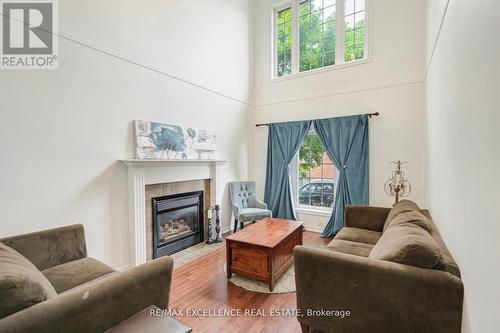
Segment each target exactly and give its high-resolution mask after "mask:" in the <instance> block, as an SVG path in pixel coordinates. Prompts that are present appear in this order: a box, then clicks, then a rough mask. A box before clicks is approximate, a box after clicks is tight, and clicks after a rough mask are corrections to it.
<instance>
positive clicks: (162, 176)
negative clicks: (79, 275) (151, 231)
mask: <svg viewBox="0 0 500 333" xmlns="http://www.w3.org/2000/svg"><path fill="white" fill-rule="evenodd" d="M120 161H121V162H122V163H123V164H125V165H126V166H127V168H128V198H129V233H130V237H129V238H130V265H131V266H135V265H139V264H142V263H145V262H146V253H147V252H146V251H147V249H146V207H145V204H146V185H151V184H162V183H172V182H181V181H190V180H199V179H210V188H211V191H210V205H212V206H214V205H215V204H216V203H220V202H221V200H222V192H223V185H222V181H221V175H222V167H223V165H224V164H225V163H226V162H228V161H227V160H220V159H216V160H153V159H149V160H146V159H123V160H120Z"/></svg>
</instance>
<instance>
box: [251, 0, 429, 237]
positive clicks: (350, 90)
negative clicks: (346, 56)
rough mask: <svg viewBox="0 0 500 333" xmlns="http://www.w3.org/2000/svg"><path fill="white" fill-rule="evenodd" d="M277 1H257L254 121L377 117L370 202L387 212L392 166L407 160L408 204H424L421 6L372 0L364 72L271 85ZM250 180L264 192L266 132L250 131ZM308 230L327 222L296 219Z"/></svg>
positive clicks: (343, 71)
mask: <svg viewBox="0 0 500 333" xmlns="http://www.w3.org/2000/svg"><path fill="white" fill-rule="evenodd" d="M279 2H280V1H279V0H275V1H268V0H257V1H256V2H255V5H254V25H255V35H254V39H255V50H254V54H255V82H254V84H255V104H256V108H255V114H254V117H255V118H254V121H255V122H256V123H261V122H278V121H287V120H302V119H315V118H327V117H335V116H341V115H351V114H360V113H371V112H377V111H378V112H380V113H381V116H380V117H378V118H372V121H371V126H370V131H371V134H370V140H371V142H370V203H371V204H372V205H381V206H389V205H391V204H392V203H393V198H391V197H389V196H387V195H386V194H385V193H384V190H383V185H384V182H385V180H386V179H387V177H388V176H389V175H390V171H391V165H390V163H389V162H390V161H393V160H397V159H400V160H403V161H408V165H407V166H406V168H407V171H408V176H409V180H410V182H411V184H412V185H413V193H412V196H411V198H412V199H414V200H416V201H417V202H418V203H419V204H421V205H422V206H425V205H426V198H425V189H424V186H425V165H426V162H425V158H426V151H425V148H426V145H425V118H424V115H425V111H424V108H425V93H424V85H423V76H424V71H425V52H426V38H425V36H426V25H425V17H426V6H425V2H423V1H420V0H408V1H404V2H402V1H397V0H372V1H371V18H372V20H371V21H372V30H371V34H370V39H371V49H370V55H371V56H370V57H371V61H370V62H368V63H365V64H362V65H357V66H352V67H347V68H343V69H338V70H332V71H327V72H323V73H316V74H312V75H309V76H305V77H300V78H292V79H287V80H279V81H271V80H270V73H271V63H270V59H271V50H270V48H271V39H270V38H271V19H270V17H271V12H272V8H273V6H274V4H276V3H279ZM254 135H255V145H254V150H255V151H254V156H255V158H254V166H253V175H254V177H255V179H256V180H257V182H258V188H259V191H261V192H263V188H264V179H265V164H264V163H262V161H263V160H265V158H266V148H267V146H266V142H267V130H266V128H256V129H255V130H254ZM299 218H301V219H302V220H304V221H305V223H306V226H307V227H309V228H310V229H316V230H318V229H319V230H321V229H322V228H323V226H324V225H325V223H326V221H327V220H328V217H325V216H314V215H309V214H304V213H301V214H299Z"/></svg>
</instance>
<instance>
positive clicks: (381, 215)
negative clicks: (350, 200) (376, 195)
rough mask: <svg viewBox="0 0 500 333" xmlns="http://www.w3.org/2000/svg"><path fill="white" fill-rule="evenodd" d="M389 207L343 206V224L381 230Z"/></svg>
mask: <svg viewBox="0 0 500 333" xmlns="http://www.w3.org/2000/svg"><path fill="white" fill-rule="evenodd" d="M390 210H391V209H390V208H385V207H372V206H357V205H349V206H346V208H345V226H346V227H351V228H361V229H367V230H373V231H380V232H381V231H382V230H383V229H384V224H385V220H386V219H387V215H389V211H390Z"/></svg>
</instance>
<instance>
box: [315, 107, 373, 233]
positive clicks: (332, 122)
mask: <svg viewBox="0 0 500 333" xmlns="http://www.w3.org/2000/svg"><path fill="white" fill-rule="evenodd" d="M314 129H315V130H316V134H317V135H318V137H319V139H320V141H321V143H322V144H323V147H325V150H326V152H327V154H328V156H329V157H330V158H331V160H332V161H333V164H335V166H336V167H337V169H338V170H339V177H338V184H337V191H336V194H335V205H334V207H333V212H332V216H331V217H330V221H329V222H328V224H327V225H326V227H325V230H323V233H322V234H321V236H323V237H330V236H334V235H335V234H337V232H339V230H340V229H342V227H343V226H344V211H345V206H346V205H350V204H356V205H367V204H368V190H369V189H368V180H369V179H368V178H369V173H368V149H369V147H368V141H369V138H368V116H367V115H358V116H348V117H338V118H329V119H320V120H314Z"/></svg>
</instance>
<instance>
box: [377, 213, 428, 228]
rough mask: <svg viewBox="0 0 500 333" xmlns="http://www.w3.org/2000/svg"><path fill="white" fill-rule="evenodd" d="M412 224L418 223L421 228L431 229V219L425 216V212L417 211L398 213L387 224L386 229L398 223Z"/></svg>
mask: <svg viewBox="0 0 500 333" xmlns="http://www.w3.org/2000/svg"><path fill="white" fill-rule="evenodd" d="M410 224H413V225H417V226H419V227H420V228H422V229H425V230H426V231H427V232H430V231H431V223H430V221H429V220H428V219H427V217H425V216H424V214H422V213H420V212H417V211H412V212H405V213H400V214H398V215H396V216H395V217H394V218H393V219H392V220H391V221H389V222H387V223H386V224H385V227H386V228H385V230H387V229H389V228H392V227H394V226H398V225H403V226H404V225H410Z"/></svg>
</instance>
